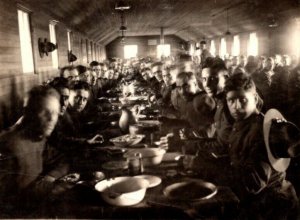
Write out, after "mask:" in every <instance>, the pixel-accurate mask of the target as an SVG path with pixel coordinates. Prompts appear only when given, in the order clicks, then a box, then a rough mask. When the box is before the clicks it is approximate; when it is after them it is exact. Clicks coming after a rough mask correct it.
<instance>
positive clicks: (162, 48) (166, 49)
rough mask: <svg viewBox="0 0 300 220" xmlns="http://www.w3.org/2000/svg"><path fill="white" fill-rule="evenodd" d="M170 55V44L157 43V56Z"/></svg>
mask: <svg viewBox="0 0 300 220" xmlns="http://www.w3.org/2000/svg"><path fill="white" fill-rule="evenodd" d="M170 55H171V46H170V44H159V45H157V58H159V59H160V58H161V57H162V56H164V57H168V56H170Z"/></svg>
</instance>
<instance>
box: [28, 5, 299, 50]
mask: <svg viewBox="0 0 300 220" xmlns="http://www.w3.org/2000/svg"><path fill="white" fill-rule="evenodd" d="M24 1H25V2H27V3H28V4H30V5H31V6H32V7H34V8H36V9H39V10H43V11H45V12H46V13H48V14H50V15H51V16H52V17H53V18H54V19H57V20H59V21H63V22H64V23H65V24H67V25H68V26H69V27H70V28H73V29H75V30H78V31H80V32H82V33H85V34H86V35H87V36H88V37H90V38H91V39H93V40H95V41H96V42H99V43H101V44H104V45H106V44H108V43H109V42H111V41H112V40H114V39H115V38H116V37H118V36H120V33H119V31H118V29H119V28H120V26H121V19H120V12H119V11H116V10H115V6H116V4H117V3H118V2H119V0H24ZM124 2H125V3H126V4H128V5H130V6H131V8H130V9H129V10H128V11H125V26H126V27H127V32H126V33H125V34H126V36H141V35H143V36H145V35H159V34H160V28H161V27H164V33H165V34H174V35H177V36H179V37H181V38H182V39H184V40H187V41H190V40H194V41H195V40H200V39H202V38H212V37H215V36H220V35H224V33H225V32H226V31H227V28H228V29H229V31H230V32H231V33H233V34H234V33H240V32H246V31H252V30H256V29H260V28H263V27H267V26H268V22H269V21H270V19H273V18H274V19H276V21H278V22H284V21H286V20H287V19H288V18H290V17H291V16H292V17H293V16H297V15H296V14H295V12H294V11H295V8H298V7H299V4H300V3H299V1H298V0H272V1H271V0H124ZM298 10H299V8H298ZM227 15H228V17H227ZM227 20H228V25H227Z"/></svg>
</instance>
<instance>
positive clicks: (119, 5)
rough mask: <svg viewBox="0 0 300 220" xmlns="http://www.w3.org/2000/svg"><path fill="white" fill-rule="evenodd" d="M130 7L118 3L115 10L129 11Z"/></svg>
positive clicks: (120, 2) (121, 2) (123, 3)
mask: <svg viewBox="0 0 300 220" xmlns="http://www.w3.org/2000/svg"><path fill="white" fill-rule="evenodd" d="M129 9H130V6H129V5H127V4H126V3H125V2H124V1H119V2H118V3H117V4H116V6H115V10H119V11H125V10H129Z"/></svg>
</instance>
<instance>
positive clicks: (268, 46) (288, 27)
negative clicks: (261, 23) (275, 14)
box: [210, 20, 300, 56]
mask: <svg viewBox="0 0 300 220" xmlns="http://www.w3.org/2000/svg"><path fill="white" fill-rule="evenodd" d="M297 29H298V41H299V37H300V35H299V34H300V31H299V24H297V21H296V20H290V21H287V22H286V23H284V24H282V25H280V26H278V27H275V28H267V27H265V28H261V29H258V30H256V31H253V32H256V33H257V37H258V54H259V55H265V56H272V55H274V54H288V55H296V56H299V55H300V54H296V50H295V47H296V41H297V40H295V37H294V36H295V32H296V30H297ZM249 34H250V32H245V33H238V34H237V35H239V38H240V54H243V55H247V46H248V40H249ZM233 36H234V35H231V36H229V37H226V42H227V53H228V54H231V42H232V40H233ZM222 37H223V36H219V37H215V38H213V39H210V40H214V41H215V46H216V54H218V53H219V48H220V41H221V38H222ZM298 45H300V44H299V42H298Z"/></svg>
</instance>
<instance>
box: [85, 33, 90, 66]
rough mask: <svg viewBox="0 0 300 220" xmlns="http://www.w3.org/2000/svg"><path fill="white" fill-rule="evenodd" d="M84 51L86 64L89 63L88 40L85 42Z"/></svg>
mask: <svg viewBox="0 0 300 220" xmlns="http://www.w3.org/2000/svg"><path fill="white" fill-rule="evenodd" d="M85 49H86V62H87V63H89V61H90V59H89V40H88V39H86V40H85Z"/></svg>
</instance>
